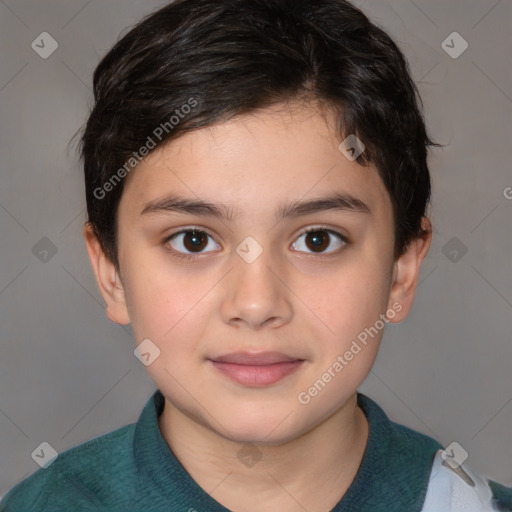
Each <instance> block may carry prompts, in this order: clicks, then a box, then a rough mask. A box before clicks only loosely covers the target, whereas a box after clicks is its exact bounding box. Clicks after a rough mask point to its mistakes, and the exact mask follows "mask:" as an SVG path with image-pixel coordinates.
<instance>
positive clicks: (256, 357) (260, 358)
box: [211, 352, 301, 366]
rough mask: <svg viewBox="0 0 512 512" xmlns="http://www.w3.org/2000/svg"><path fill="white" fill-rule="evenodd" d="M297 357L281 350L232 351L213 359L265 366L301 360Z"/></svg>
mask: <svg viewBox="0 0 512 512" xmlns="http://www.w3.org/2000/svg"><path fill="white" fill-rule="evenodd" d="M300 360H301V359H299V358H297V357H290V356H287V355H286V354H283V353H281V352H258V353H251V352H232V353H231V354H224V355H221V356H217V357H212V358H211V361H214V362H217V363H233V364H245V365H248V366H249V365H253V366H264V365H267V364H276V363H286V362H290V361H300Z"/></svg>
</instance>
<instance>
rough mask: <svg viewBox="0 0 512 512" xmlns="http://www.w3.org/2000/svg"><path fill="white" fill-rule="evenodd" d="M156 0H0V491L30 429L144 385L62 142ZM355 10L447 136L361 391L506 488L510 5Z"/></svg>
mask: <svg viewBox="0 0 512 512" xmlns="http://www.w3.org/2000/svg"><path fill="white" fill-rule="evenodd" d="M164 3H165V2H164V1H159V2H157V1H144V2H143V1H136V0H122V1H121V0H108V1H102V2H100V1H98V0H89V1H87V0H72V1H70V0H67V1H65V2H64V1H63V0H61V1H58V0H37V1H36V0H4V1H0V119H1V123H0V155H1V158H0V176H1V187H0V240H1V257H0V264H1V267H0V347H1V356H0V390H1V393H0V436H1V437H0V439H1V442H0V461H1V462H0V496H1V495H4V494H5V493H6V492H7V490H8V489H9V488H10V487H12V486H13V485H14V484H15V483H17V482H18V481H20V480H21V479H22V478H24V477H26V476H27V475H28V474H30V473H32V472H34V471H35V470H36V469H38V468H39V466H37V464H36V463H35V462H34V460H33V459H32V458H31V453H32V452H33V450H35V448H36V447H37V446H38V445H39V444H40V443H41V442H42V441H47V442H49V443H50V444H51V445H52V446H53V447H54V448H55V449H56V450H57V451H58V452H61V451H63V450H65V449H67V448H70V447H72V446H75V445H77V444H79V443H81V442H83V441H86V440H87V439H90V438H92V437H95V436H98V435H101V434H103V433H106V432H108V431H110V430H113V429H115V428H118V427H120V426H122V425H125V424H127V423H130V422H134V421H136V420H137V418H138V415H139V413H140V411H141V409H142V407H143V405H144V404H145V401H146V400H147V399H148V397H149V396H150V394H151V393H152V392H153V390H154V389H155V386H154V384H153V382H152V381H151V380H150V378H149V376H148V375H147V373H146V370H145V369H144V367H143V365H142V364H141V363H140V362H139V361H138V360H137V359H136V358H135V356H134V355H133V349H134V347H135V343H134V340H133V338H132V335H131V332H130V329H129V327H120V326H118V325H115V324H113V323H111V322H110V321H109V320H108V319H107V318H106V316H105V310H104V306H103V301H102V298H101V296H100V294H99V291H98V289H97V287H96V283H95V281H94V276H93V273H92V270H91V268H90V265H89V261H88V258H87V254H86V251H85V245H84V242H83V239H82V235H81V227H82V225H83V223H84V220H85V210H84V207H85V198H84V186H83V177H82V171H81V168H80V166H79V164H78V160H77V157H76V154H75V153H74V146H71V150H70V151H69V152H68V151H67V144H68V142H69V140H70V138H71V136H72V135H73V134H74V133H75V131H76V130H77V129H78V128H79V127H80V126H81V125H82V123H83V122H84V121H85V120H86V117H87V113H88V111H89V108H90V106H91V104H92V102H91V98H92V93H91V83H92V73H93V70H94V68H95V66H96V65H97V63H98V61H99V59H100V58H101V57H102V56H103V55H104V54H105V53H106V52H107V51H108V49H109V48H110V47H111V46H112V45H113V43H114V42H115V41H116V39H117V38H118V35H119V33H121V32H123V33H124V29H125V28H126V27H128V26H130V25H132V24H133V23H135V22H136V21H137V20H138V19H139V18H140V17H141V16H142V15H144V14H147V13H149V12H150V11H152V10H154V9H155V8H157V7H159V6H161V5H163V4H164ZM356 5H359V6H362V8H363V10H364V11H365V12H366V13H367V14H368V15H369V16H370V17H371V18H372V20H373V21H374V22H375V23H377V24H378V25H380V26H382V27H383V28H384V29H386V30H388V31H389V32H390V34H391V35H392V36H394V37H395V39H396V40H397V42H398V44H399V45H400V46H401V48H402V49H403V51H404V52H405V54H406V56H407V58H408V59H409V61H410V65H411V70H412V73H413V76H414V78H415V80H416V81H417V82H418V84H419V88H420V92H421V94H422V97H423V101H424V105H425V115H426V120H427V124H428V127H429V129H430V132H431V134H432V136H433V137H434V139H436V140H438V141H439V142H441V143H444V144H447V147H446V148H444V149H442V150H435V151H433V152H432V154H431V157H430V163H431V171H432V178H433V193H434V195H433V207H432V210H431V219H432V221H433V224H434V240H433V245H432V247H431V250H430V253H429V255H428V257H427V258H426V261H425V262H424V265H423V268H422V273H421V277H420V280H421V283H420V286H419V289H418V293H417V297H416V301H415V304H414V307H413V311H412V313H411V314H410V316H409V317H408V319H407V320H406V321H404V322H403V323H402V324H400V325H390V326H389V327H388V329H387V331H386V335H385V337H384V340H383V344H382V349H381V352H380V353H379V356H378V359H377V362H376V364H375V366H374V368H373V370H372V372H371V374H370V376H369V377H368V379H367V380H366V381H365V383H364V385H363V386H362V388H361V391H363V392H364V393H366V394H368V395H369V396H370V397H372V398H373V399H375V400H376V401H377V402H378V403H379V404H380V405H381V406H382V407H383V408H384V410H385V411H386V412H387V413H388V415H389V416H390V417H391V418H392V419H393V420H395V421H398V422H401V423H404V424H406V425H408V426H410V427H412V428H414V429H416V430H419V431H421V432H424V433H426V434H428V435H430V436H432V437H434V438H436V439H437V440H439V441H440V442H441V443H442V444H443V445H444V446H447V445H448V444H449V443H451V442H452V441H457V442H458V443H459V444H461V445H462V446H463V447H464V448H465V450H466V451H467V452H468V453H469V459H468V464H469V465H470V467H472V469H473V470H476V471H479V472H483V473H484V474H486V475H488V476H489V477H491V478H494V479H497V480H499V481H501V482H503V483H505V484H507V485H512V435H511V432H512V371H511V363H512V343H511V332H512V329H511V326H512V323H511V317H512V272H511V259H510V255H511V254H512V233H511V232H512V230H511V224H512V223H511V220H512V200H510V199H507V197H506V195H509V197H511V196H512V193H511V194H507V190H510V189H507V187H512V172H511V160H512V150H511V145H512V138H511V131H512V122H511V113H512V99H511V98H512V84H511V61H510V59H511V57H510V56H511V55H512V51H511V40H512V37H511V34H512V31H511V27H510V24H511V19H512V3H511V1H510V0H500V1H496V0H492V1H491V0H489V1H487V0H480V1H476V0H472V1H468V0H464V1H463V0H457V1H451V2H446V1H441V0H422V1H420V0H416V1H415V2H413V1H409V0H400V1H398V0H396V1H394V0H389V1H382V0H379V1H359V2H356ZM44 31H46V32H49V33H50V34H51V36H52V37H53V38H54V39H55V40H56V41H57V42H58V45H59V46H58V49H57V50H56V51H55V52H54V53H53V54H52V55H51V56H50V57H49V58H47V59H43V58H41V57H40V56H39V55H38V54H37V53H36V52H35V51H34V50H33V49H32V47H31V43H32V41H34V40H35V39H36V38H37V37H38V36H39V34H41V33H42V32H44ZM454 31H457V32H459V33H460V34H461V35H462V37H463V38H464V39H465V40H466V41H467V42H468V44H469V47H468V49H467V50H466V51H465V52H464V53H463V54H462V55H460V56H459V57H458V58H452V57H451V56H450V55H448V53H447V52H446V51H445V50H444V49H443V48H442V46H441V43H442V41H444V40H445V39H446V38H447V36H448V35H449V34H451V33H452V32H454ZM449 44H450V45H452V46H454V49H455V50H457V49H458V48H460V46H457V45H458V43H456V42H454V43H453V44H452V43H451V42H450V43H449ZM43 237H46V238H47V239H49V240H50V241H51V244H50V243H49V242H48V241H47V240H43V241H40V240H41V239H42V238H43ZM38 243H39V245H37V246H36V244H38ZM52 244H53V245H52ZM34 246H36V248H35V249H33V248H34ZM53 246H54V248H53ZM52 248H53V250H54V251H55V250H56V251H57V252H56V253H55V254H52V251H51V249H52ZM465 249H466V250H467V253H466V254H464V250H465ZM44 250H47V251H49V252H47V253H46V254H45V253H44ZM454 251H455V252H454Z"/></svg>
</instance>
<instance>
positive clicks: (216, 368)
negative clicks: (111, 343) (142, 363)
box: [89, 105, 417, 445]
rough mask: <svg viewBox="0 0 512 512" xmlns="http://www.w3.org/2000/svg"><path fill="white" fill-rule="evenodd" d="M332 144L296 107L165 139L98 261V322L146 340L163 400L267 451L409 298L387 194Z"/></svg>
mask: <svg viewBox="0 0 512 512" xmlns="http://www.w3.org/2000/svg"><path fill="white" fill-rule="evenodd" d="M340 142H341V140H340V139H339V138H338V137H337V136H336V133H335V130H334V129H333V128H332V126H331V125H330V123H329V122H328V121H326V119H325V118H324V117H323V116H321V115H320V114H319V113H318V112H317V111H315V110H313V109H312V108H309V107H306V106H299V105H296V106H294V107H293V108H292V107H289V108H286V109H284V108H280V109H279V110H278V109H277V108H271V109H267V110H264V111H260V112H258V113H256V114H251V115H246V116H240V117H237V118H235V119H233V120H231V121H229V122H225V123H222V124H219V125H216V126H213V127H208V128H204V129H201V130H197V131H194V132H191V133H188V134H186V135H185V136H182V137H181V138H179V139H177V140H174V141H172V142H171V143H170V144H168V145H167V146H164V147H163V148H162V149H159V150H157V151H155V152H153V153H151V154H150V155H149V156H148V157H147V158H146V159H145V160H143V161H142V162H141V163H140V164H139V165H138V166H137V168H136V169H135V170H134V171H133V172H132V173H131V174H130V175H129V177H128V178H127V181H126V183H125V188H124V191H123V195H122V199H121V202H120V204H119V210H118V219H119V220H118V251H119V252H118V254H119V262H120V269H119V271H120V280H117V275H114V274H115V272H114V270H113V268H114V267H113V266H111V267H108V262H105V261H103V264H101V265H103V269H104V272H103V275H104V277H105V279H104V281H108V280H109V276H111V277H112V283H114V281H116V280H117V286H114V287H113V288H112V289H110V290H106V289H105V287H103V288H102V293H103V295H104V297H105V299H106V301H107V304H108V313H109V316H110V318H111V319H112V320H114V321H116V322H119V323H127V322H131V323H132V328H133V332H134V335H135V341H136V343H137V344H140V343H141V342H142V341H143V340H150V342H148V341H145V342H144V343H145V344H146V345H142V346H144V347H145V350H144V352H146V353H149V354H150V356H149V358H150V360H152V359H153V358H154V360H153V361H152V362H151V364H149V365H148V366H146V369H147V371H148V372H149V374H150V376H151V377H152V379H153V380H154V382H155V383H156V385H157V387H158V388H159V389H160V390H161V391H162V393H163V394H164V395H165V397H166V400H167V402H168V403H169V404H172V407H175V408H176V409H178V410H179V411H180V412H181V413H183V414H185V415H186V416H188V417H189V418H191V419H193V420H194V421H196V422H197V423H198V424H201V425H203V426H205V427H207V428H208V429H210V430H212V431H214V432H216V433H218V434H220V435H222V436H224V437H228V438H230V439H234V440H236V441H239V442H254V443H261V444H268V445H271V444H275V443H282V442H284V441H287V440H291V439H295V438H297V437H298V436H300V435H301V434H303V433H305V432H307V431H308V430H310V429H312V428H314V427H315V426H316V425H318V424H320V423H321V422H322V421H324V420H325V419H326V418H327V417H329V416H330V415H332V414H333V413H334V412H335V411H337V410H339V409H340V408H342V407H344V405H345V404H346V403H347V401H348V400H349V399H350V398H352V399H353V398H354V394H355V392H356V390H357V388H358V386H359V385H360V384H361V383H362V381H363V380H364V379H365V377H366V376H367V374H368V372H369V370H370V368H371V366H372V364H373V362H374V359H375V356H376V354H377V349H378V345H379V342H380V339H381V336H382V333H383V327H384V325H385V323H387V322H388V321H399V320H401V319H402V318H403V316H404V314H406V312H407V310H408V308H409V306H410V303H409V300H410V293H409V298H408V299H406V298H405V292H404V286H403V283H404V276H405V274H404V273H406V270H407V268H410V272H409V274H408V275H409V282H412V281H414V277H415V276H414V272H415V271H417V268H416V266H415V265H416V263H415V264H414V265H412V264H411V265H410V266H409V267H407V261H412V260H414V261H415V262H416V260H415V259H414V258H412V259H410V260H403V261H402V265H401V266H400V264H399V261H397V262H395V261H394V260H393V245H394V230H393V215H392V206H391V202H390V198H389V195H388V193H387V191H386V189H385V187H384V185H383V183H382V181H381V179H380V177H379V175H378V173H377V171H376V169H375V168H374V167H372V166H369V167H366V168H365V167H361V166H360V165H358V164H357V163H356V162H354V161H350V160H349V159H347V158H346V157H345V156H344V154H343V153H342V152H340V150H339V149H338V145H339V144H340ZM192 203H195V204H192ZM203 203H207V204H203ZM89 252H90V254H91V250H89ZM91 259H93V258H92V257H91ZM101 265H100V267H101ZM93 266H94V263H93ZM412 267H414V269H413V268H412ZM107 269H110V270H107ZM109 272H110V273H109ZM96 273H97V277H98V279H99V280H101V279H102V278H101V275H100V274H101V268H100V269H99V270H97V272H96ZM401 273H402V274H401ZM416 277H417V276H416ZM405 280H406V281H407V279H405ZM107 288H108V286H107ZM158 352H159V355H157V354H158ZM233 354H236V355H234V356H233ZM146 357H148V356H146ZM237 358H239V359H237ZM166 407H167V405H166ZM278 425H279V428H276V426H278Z"/></svg>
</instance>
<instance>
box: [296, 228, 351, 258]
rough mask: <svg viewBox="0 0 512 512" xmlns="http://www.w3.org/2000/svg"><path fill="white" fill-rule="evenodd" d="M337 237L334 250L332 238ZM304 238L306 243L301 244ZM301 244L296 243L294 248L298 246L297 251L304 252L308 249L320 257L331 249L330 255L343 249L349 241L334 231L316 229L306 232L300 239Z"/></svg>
mask: <svg viewBox="0 0 512 512" xmlns="http://www.w3.org/2000/svg"><path fill="white" fill-rule="evenodd" d="M333 235H334V237H336V238H337V239H338V242H334V248H333V247H332V246H333V242H332V237H333ZM302 237H304V241H303V242H300V239H301V238H302ZM298 240H299V242H295V244H294V245H292V247H294V246H295V245H298V246H299V248H298V249H297V248H295V250H298V251H303V250H305V249H304V247H306V249H310V250H311V251H313V253H318V254H320V255H322V254H325V252H326V249H328V248H331V250H330V251H327V252H328V253H332V252H335V251H336V250H337V249H339V248H341V247H343V246H344V245H346V244H347V239H346V238H345V237H344V236H343V235H342V234H341V233H338V232H337V231H333V230H332V229H327V228H322V227H315V228H309V229H307V230H304V231H303V232H302V233H301V234H300V235H299V237H298ZM306 252H307V251H306Z"/></svg>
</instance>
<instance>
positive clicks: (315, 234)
mask: <svg viewBox="0 0 512 512" xmlns="http://www.w3.org/2000/svg"><path fill="white" fill-rule="evenodd" d="M309 240H312V244H313V245H312V247H311V246H310V244H309V243H308V244H307V245H308V247H309V248H310V249H313V250H316V249H319V248H320V249H322V245H325V242H326V241H327V245H329V244H328V236H327V233H326V232H325V231H312V232H310V233H309V235H308V237H307V241H309ZM323 248H324V249H325V247H323Z"/></svg>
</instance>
